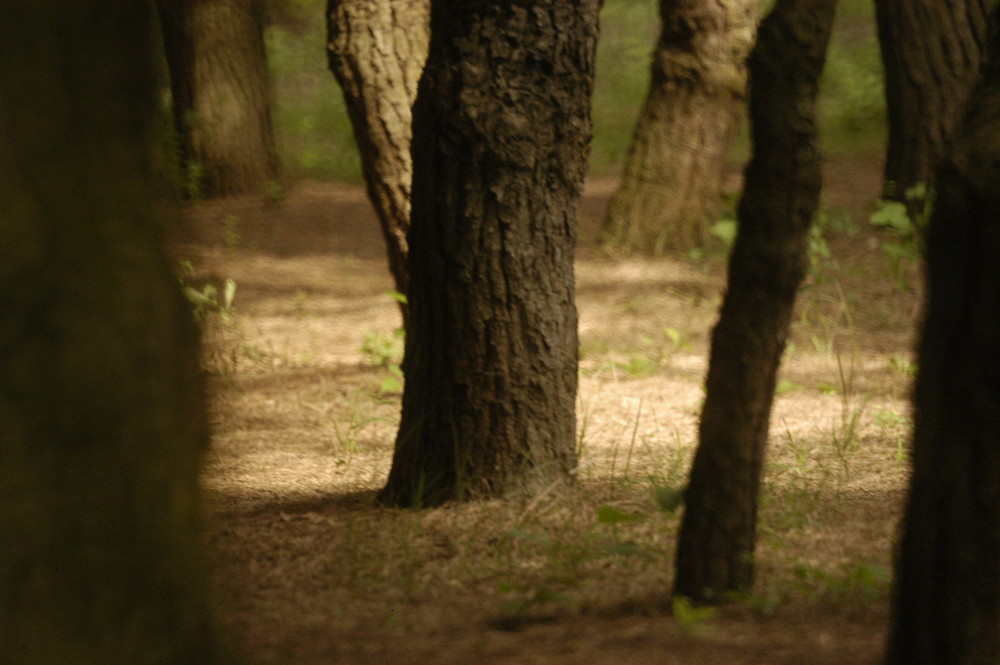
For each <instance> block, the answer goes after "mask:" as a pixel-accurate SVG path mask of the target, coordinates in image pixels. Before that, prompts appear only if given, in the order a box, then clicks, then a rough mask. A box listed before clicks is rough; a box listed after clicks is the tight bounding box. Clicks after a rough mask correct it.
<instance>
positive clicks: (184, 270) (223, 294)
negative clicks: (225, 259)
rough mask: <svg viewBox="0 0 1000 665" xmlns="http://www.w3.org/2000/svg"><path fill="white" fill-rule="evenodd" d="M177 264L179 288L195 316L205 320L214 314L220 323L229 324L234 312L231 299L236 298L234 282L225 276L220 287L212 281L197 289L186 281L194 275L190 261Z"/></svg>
mask: <svg viewBox="0 0 1000 665" xmlns="http://www.w3.org/2000/svg"><path fill="white" fill-rule="evenodd" d="M179 265H180V270H181V275H180V278H179V279H180V282H181V288H182V289H183V293H184V297H185V298H187V301H188V302H189V303H191V308H192V310H193V311H194V315H195V318H196V319H198V320H199V321H205V320H207V319H208V318H209V317H210V316H212V315H216V316H218V318H219V320H220V321H221V322H222V323H225V324H231V323H232V322H233V316H234V313H235V310H234V308H233V300H234V299H235V298H236V282H235V281H234V280H232V279H229V278H227V279H225V280H223V281H222V283H221V288H220V287H219V286H218V285H216V284H213V283H212V282H206V283H205V284H203V285H202V286H201V288H200V289H199V288H197V287H195V286H193V285H192V284H191V283H190V282H189V281H188V280H190V279H191V278H193V277H194V275H195V269H194V266H193V265H192V264H191V262H190V261H181V262H180V264H179Z"/></svg>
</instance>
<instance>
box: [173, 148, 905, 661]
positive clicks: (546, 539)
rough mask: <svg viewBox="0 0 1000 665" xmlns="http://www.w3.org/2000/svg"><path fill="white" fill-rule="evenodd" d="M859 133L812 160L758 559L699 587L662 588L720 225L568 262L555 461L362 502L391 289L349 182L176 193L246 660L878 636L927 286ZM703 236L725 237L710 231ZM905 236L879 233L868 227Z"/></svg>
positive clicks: (390, 389) (653, 652) (853, 645)
mask: <svg viewBox="0 0 1000 665" xmlns="http://www.w3.org/2000/svg"><path fill="white" fill-rule="evenodd" d="M879 173H880V164H879V161H878V159H877V158H873V157H872V156H870V155H869V156H867V157H858V156H854V157H851V158H839V159H834V161H832V162H831V163H830V164H828V167H827V187H826V192H827V193H826V195H825V203H824V207H825V210H826V214H825V215H824V216H823V218H822V220H821V222H822V226H823V228H824V230H825V240H823V239H821V238H820V237H818V236H817V238H816V241H815V242H814V251H813V257H814V263H815V265H814V269H813V271H812V273H811V275H810V277H809V283H808V285H807V286H806V288H805V289H804V291H803V293H802V295H801V297H800V302H799V309H798V314H797V317H796V320H795V323H794V326H793V335H792V344H791V346H790V348H789V349H788V352H787V354H786V357H785V361H784V363H783V369H782V373H781V383H780V385H779V388H778V392H779V396H778V399H777V400H776V404H775V409H774V414H773V419H772V427H771V444H770V445H771V450H770V455H769V459H768V464H767V475H766V480H765V488H764V492H763V496H762V504H761V523H760V529H759V546H758V551H757V557H758V561H759V564H758V583H757V586H756V588H755V589H754V591H753V593H752V594H750V595H749V596H748V597H746V598H744V599H742V602H739V603H736V604H732V605H728V606H726V607H724V608H722V609H720V610H718V611H717V612H714V613H713V612H711V611H699V610H692V609H690V608H688V607H686V606H683V605H681V606H679V607H673V608H671V607H670V606H669V605H668V604H667V602H666V600H665V599H666V598H667V594H668V592H669V589H670V577H671V569H672V557H673V551H674V546H675V538H676V530H677V526H678V516H677V514H676V512H665V511H663V510H660V509H659V508H658V506H657V501H656V494H657V492H658V491H659V493H660V495H661V496H662V495H664V494H668V493H669V491H670V490H671V489H675V488H677V487H679V486H680V485H681V484H682V483H683V482H684V478H685V475H686V472H687V464H688V463H689V461H690V458H691V454H692V450H693V447H694V445H695V444H696V425H697V417H698V413H699V408H700V404H701V400H702V390H701V386H702V380H703V374H704V370H705V365H706V353H707V339H708V334H709V331H710V327H711V326H712V324H713V323H714V320H715V317H716V312H717V308H718V303H719V298H720V296H721V293H720V291H721V287H722V284H723V273H724V268H725V264H724V261H723V257H722V253H723V248H722V247H720V248H719V251H718V252H717V253H716V254H714V255H710V256H709V257H707V258H704V259H701V260H688V259H683V258H668V259H661V260H636V259H627V260H621V261H613V260H610V259H608V258H607V257H605V256H603V255H602V254H601V253H600V252H598V251H597V250H596V249H595V248H594V246H593V236H594V231H595V229H596V226H597V223H598V221H599V219H600V216H601V214H602V212H603V209H604V206H605V205H606V203H607V199H608V197H609V195H610V193H611V191H612V188H613V186H614V182H613V181H610V180H598V181H593V182H591V183H590V184H589V185H588V188H587V192H586V196H585V200H584V202H583V206H582V211H581V212H582V215H581V217H582V220H581V221H582V232H581V244H580V251H579V260H578V263H577V279H578V306H579V311H580V332H581V370H580V371H581V389H580V396H579V407H578V413H579V448H580V466H579V469H578V472H577V478H578V483H577V485H576V486H575V487H552V488H550V489H549V490H548V491H547V492H545V493H543V494H541V495H538V496H524V497H515V498H511V499H509V500H505V501H493V502H486V503H474V504H470V505H453V506H448V507H445V508H439V509H435V510H425V511H399V510H389V509H382V508H378V507H375V506H374V505H373V502H372V499H373V494H374V492H375V490H377V489H378V488H379V487H380V486H381V484H382V483H383V481H384V479H385V477H386V473H387V471H388V464H389V461H390V457H391V452H392V443H393V437H394V433H395V423H396V422H397V418H398V413H397V411H398V404H399V387H398V383H397V381H396V379H395V378H394V377H395V375H394V371H395V364H396V363H397V362H398V357H397V354H398V353H399V349H400V348H401V344H400V341H399V340H398V338H397V337H395V336H394V335H393V332H392V331H393V329H394V328H396V327H397V326H398V313H397V310H396V306H395V304H394V302H393V301H392V299H391V298H390V297H389V296H387V295H386V292H387V291H389V290H390V289H391V288H392V287H391V284H392V283H391V280H390V278H389V275H388V272H387V269H386V263H385V259H384V256H383V246H382V240H381V236H380V234H379V232H378V229H377V227H376V223H375V220H374V218H373V215H372V213H371V211H370V206H369V204H368V202H367V200H366V199H365V197H364V193H363V190H362V189H361V188H360V187H347V186H339V185H328V184H312V183H301V184H299V185H298V186H296V187H295V188H293V189H292V190H291V191H290V192H289V194H288V196H287V199H286V200H284V201H281V202H273V201H272V202H265V201H261V200H258V199H253V200H249V199H230V200H223V201H217V202H211V203H201V204H198V205H194V206H191V207H189V208H188V209H186V210H185V211H184V214H183V223H182V224H181V225H180V226H179V228H177V229H176V233H175V236H176V238H177V242H176V253H177V257H178V259H181V260H184V261H187V262H190V265H191V266H192V267H193V270H194V273H193V274H191V275H189V277H188V278H187V279H188V282H189V284H190V285H192V286H193V287H195V288H198V289H201V288H203V287H204V285H205V284H206V283H207V282H211V283H214V284H220V283H221V282H222V280H225V279H227V278H228V279H233V280H235V282H236V284H237V285H238V290H237V292H236V297H235V301H234V303H233V305H234V310H233V311H232V312H231V317H228V318H230V319H231V320H227V317H226V316H223V315H220V313H218V312H216V313H211V312H209V313H208V314H207V315H206V318H205V326H206V329H207V332H208V345H207V348H206V351H205V356H206V358H205V361H206V363H207V365H208V367H209V368H210V369H211V371H212V374H213V386H214V391H213V392H214V394H213V401H212V412H213V419H214V428H215V429H214V448H213V450H212V452H211V455H210V457H209V464H208V466H207V469H206V472H205V484H206V486H207V490H208V498H209V502H210V507H211V521H210V537H211V546H212V551H213V561H214V567H215V577H216V580H217V585H216V586H217V593H218V602H219V613H220V617H221V623H222V625H223V628H224V630H225V632H226V635H227V641H228V642H229V644H230V645H231V648H232V649H233V650H234V651H236V652H237V653H238V654H239V655H240V656H241V657H242V658H243V659H244V661H245V662H247V663H250V664H251V665H264V664H275V665H277V664H280V665H289V664H294V665H312V664H320V663H341V664H348V663H357V664H369V663H370V664H373V665H374V664H378V665H384V664H386V663H392V664H394V665H408V664H414V665H415V664H417V663H420V664H424V663H442V664H454V665H468V664H470V663H477V664H494V663H496V664H499V663H511V664H515V663H516V664H517V665H526V664H531V663H538V664H543V663H544V664H549V663H553V664H554V663H560V664H563V663H566V664H569V663H657V664H660V665H667V664H670V663H720V664H725V663H734V664H735V663H740V664H741V665H748V664H751V663H787V664H788V665H793V664H794V665H799V664H801V663H811V664H814V665H815V664H822V663H842V662H851V663H876V662H877V661H878V659H879V655H880V651H881V645H882V639H883V633H884V631H885V624H886V620H887V616H888V609H887V594H888V588H889V577H888V575H889V572H890V556H891V545H892V541H893V536H894V533H895V530H896V521H897V518H898V515H899V507H900V506H899V504H900V500H901V498H902V496H903V493H904V488H905V482H906V477H907V468H908V462H907V459H906V445H907V442H908V432H909V427H910V410H909V404H908V396H909V395H908V392H909V384H910V381H911V378H912V372H913V360H912V356H911V353H910V351H911V347H912V338H913V334H912V331H913V327H914V324H915V320H916V316H917V311H918V300H919V294H918V291H919V286H918V278H917V276H916V274H917V273H916V270H915V269H914V266H913V265H912V263H913V262H912V261H911V260H910V255H911V254H912V252H911V251H910V250H909V249H908V248H907V247H905V246H904V243H902V242H899V243H897V242H896V239H894V238H892V237H891V236H884V235H883V236H879V235H877V234H876V233H875V232H873V231H872V229H871V228H870V226H869V224H868V222H867V215H868V212H869V211H870V209H871V203H872V200H873V199H874V197H875V196H876V194H877V191H878V186H879ZM720 244H721V243H720ZM887 244H890V245H894V246H896V245H898V246H896V249H897V250H899V251H897V254H898V255H900V256H902V258H896V259H892V260H890V259H888V258H887V255H886V253H885V252H884V251H883V246H884V245H887Z"/></svg>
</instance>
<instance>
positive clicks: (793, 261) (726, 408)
mask: <svg viewBox="0 0 1000 665" xmlns="http://www.w3.org/2000/svg"><path fill="white" fill-rule="evenodd" d="M835 6H836V0H778V2H777V3H776V5H775V7H774V9H773V10H772V12H771V14H770V15H769V16H768V17H767V18H766V19H765V20H764V22H763V23H762V24H761V27H760V32H759V37H758V40H757V45H756V47H755V48H754V51H753V54H752V56H751V58H750V72H751V73H750V76H751V79H752V83H751V90H750V115H751V122H752V131H753V150H754V152H753V157H752V159H751V161H750V164H749V165H748V167H747V170H746V178H745V181H746V185H745V190H744V193H743V198H742V199H741V201H740V206H739V223H740V226H739V232H738V234H737V236H736V242H735V245H734V246H733V252H732V256H731V257H730V260H729V280H728V287H727V291H726V296H725V299H724V301H723V304H722V310H721V312H720V315H719V322H718V324H717V325H716V327H715V330H714V331H713V333H712V353H711V359H710V362H709V369H708V379H707V385H706V397H705V406H704V410H703V411H702V416H701V427H700V432H699V435H700V443H699V446H698V450H697V452H696V454H695V459H694V465H693V467H692V469H691V478H690V484H689V486H688V490H687V494H686V503H687V508H686V510H685V512H684V518H683V522H682V525H681V531H680V536H679V542H678V546H677V576H676V581H675V593H676V594H678V595H681V596H686V597H689V598H692V599H696V600H698V601H709V600H713V599H715V600H719V599H720V598H721V594H723V593H724V592H727V591H743V590H746V589H749V588H750V586H751V584H752V583H753V576H754V548H755V543H756V523H757V500H758V493H759V488H760V477H761V471H762V468H763V463H764V454H765V450H766V447H767V434H768V421H769V418H770V414H771V403H772V400H773V396H774V389H775V381H776V377H777V371H778V365H779V363H780V360H781V354H782V352H783V351H784V347H785V341H786V339H787V336H788V326H789V321H790V319H791V314H792V309H793V306H794V304H795V294H796V292H797V290H798V287H799V285H800V283H801V282H802V278H803V275H804V274H805V268H806V264H807V248H808V242H809V227H810V224H811V222H812V218H813V215H814V214H815V212H816V208H817V206H818V204H819V195H820V189H821V180H820V155H819V152H818V150H817V148H816V117H815V116H816V113H815V99H816V92H817V85H818V81H819V77H820V74H821V73H822V70H823V64H824V61H825V58H826V47H827V43H828V40H829V36H830V29H831V26H832V23H833V16H834V7H835Z"/></svg>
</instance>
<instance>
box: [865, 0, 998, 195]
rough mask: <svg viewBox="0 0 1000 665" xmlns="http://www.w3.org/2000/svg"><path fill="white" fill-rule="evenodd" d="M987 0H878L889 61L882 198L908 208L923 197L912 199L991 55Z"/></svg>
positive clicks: (885, 60) (928, 178)
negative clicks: (912, 190) (988, 50)
mask: <svg viewBox="0 0 1000 665" xmlns="http://www.w3.org/2000/svg"><path fill="white" fill-rule="evenodd" d="M989 4H990V2H989V0H949V1H948V2H941V1H940V0H876V2H875V12H876V14H875V16H876V20H877V22H878V36H879V44H880V47H881V50H882V62H883V64H884V66H885V95H886V108H887V111H888V124H889V145H888V149H887V152H886V162H885V176H884V187H883V189H884V196H885V197H886V198H888V199H890V200H896V201H900V202H903V203H905V204H906V205H907V207H908V208H909V209H910V212H911V214H913V213H916V212H920V211H922V207H923V201H922V200H917V199H907V197H906V196H905V194H906V191H907V190H908V189H910V188H912V187H914V186H915V185H921V184H922V185H929V184H931V182H930V181H931V177H932V175H933V170H934V166H935V165H936V164H937V162H938V160H940V159H941V157H942V156H943V150H944V149H945V147H946V145H947V141H948V137H949V136H950V134H951V131H952V128H953V127H954V125H955V123H956V122H957V121H958V118H959V115H960V114H961V111H962V109H963V108H964V107H965V102H966V100H967V99H968V96H969V92H970V91H971V89H972V86H973V85H974V84H975V82H976V80H977V79H978V78H979V74H980V71H981V69H982V65H983V61H984V59H985V55H986V49H985V44H986V39H987V34H986V32H987V18H988V17H987V14H988V9H987V7H988V5H989Z"/></svg>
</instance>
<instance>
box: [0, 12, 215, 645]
mask: <svg viewBox="0 0 1000 665" xmlns="http://www.w3.org/2000/svg"><path fill="white" fill-rule="evenodd" d="M150 30H151V15H150V11H149V5H148V4H147V3H144V2H134V0H80V1H78V2H75V3H73V5H72V7H70V6H68V5H66V3H63V2H56V1H54V0H32V1H30V2H5V3H0V44H3V48H0V89H2V90H3V94H2V95H0V181H2V182H3V186H2V187H0V308H2V311H3V318H2V322H0V377H3V380H2V381H0V543H2V546H0V662H2V663H5V664H8V665H52V664H53V663H61V664H62V663H65V664H75V663H79V664H91V663H106V664H108V665H154V664H161V663H169V664H176V665H192V664H194V663H212V662H215V650H214V646H213V630H212V627H211V621H210V619H209V613H208V609H207V602H206V588H205V587H206V571H205V569H204V568H205V566H204V565H203V561H202V549H201V544H202V543H201V537H200V533H199V527H200V518H199V489H198V471H199V466H200V461H201V457H202V453H203V451H204V450H205V448H206V446H207V443H208V428H207V422H206V416H205V412H204V402H203V392H202V382H201V375H200V370H199V367H198V350H197V331H196V329H195V326H194V323H193V321H192V317H191V313H190V309H189V308H188V306H187V305H186V303H185V302H184V301H183V298H182V297H181V295H180V292H179V287H178V284H177V280H176V279H175V278H174V277H173V276H172V275H171V272H170V270H169V267H168V259H167V256H166V254H165V252H164V250H163V246H162V243H161V240H160V235H159V231H158V228H157V225H156V224H155V222H154V218H153V213H152V204H151V200H150V198H149V188H150V172H151V169H150V154H149V142H150V130H151V121H152V118H153V111H154V108H155V105H154V99H155V97H154V85H153V68H152V62H153V60H152V54H151V52H150V51H151V43H152V42H151V39H150V36H151V35H150Z"/></svg>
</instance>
